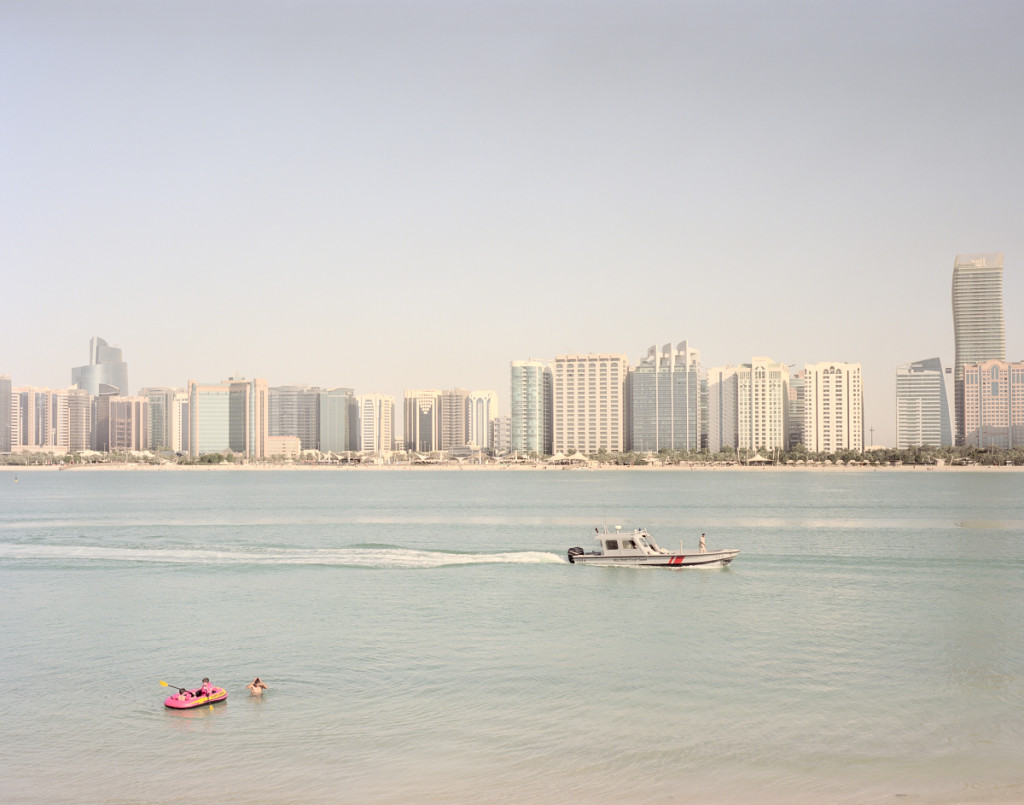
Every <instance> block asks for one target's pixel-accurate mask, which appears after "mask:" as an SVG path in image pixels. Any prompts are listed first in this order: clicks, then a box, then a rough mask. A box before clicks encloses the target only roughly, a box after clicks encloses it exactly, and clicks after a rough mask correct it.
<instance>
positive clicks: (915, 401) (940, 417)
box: [896, 358, 953, 450]
mask: <svg viewBox="0 0 1024 805" xmlns="http://www.w3.org/2000/svg"><path fill="white" fill-rule="evenodd" d="M926 444H927V445H931V446H933V447H948V446H949V445H951V444H953V432H952V428H950V425H949V401H948V400H947V399H946V379H945V375H944V374H943V372H942V362H941V361H940V360H939V359H938V358H928V359H926V360H922V361H915V362H913V363H905V364H903V365H902V366H900V367H898V368H897V369H896V447H897V448H898V449H900V450H906V449H907V448H909V447H921V446H922V445H926Z"/></svg>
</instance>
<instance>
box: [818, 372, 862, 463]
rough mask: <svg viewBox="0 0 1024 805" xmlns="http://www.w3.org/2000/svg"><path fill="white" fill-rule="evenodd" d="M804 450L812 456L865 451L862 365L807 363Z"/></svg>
mask: <svg viewBox="0 0 1024 805" xmlns="http://www.w3.org/2000/svg"><path fill="white" fill-rule="evenodd" d="M803 440H804V447H806V448H807V449H808V450H810V451H811V452H812V453H835V452H836V451H838V450H856V451H857V452H861V451H862V450H863V449H864V390H863V387H862V385H861V366H860V364H859V363H841V362H839V361H832V362H828V361H826V362H824V363H807V364H804V433H803Z"/></svg>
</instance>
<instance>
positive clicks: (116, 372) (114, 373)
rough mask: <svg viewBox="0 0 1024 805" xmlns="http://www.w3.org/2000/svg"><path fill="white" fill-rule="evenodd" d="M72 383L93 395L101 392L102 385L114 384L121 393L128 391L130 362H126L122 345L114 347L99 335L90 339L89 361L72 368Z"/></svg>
mask: <svg viewBox="0 0 1024 805" xmlns="http://www.w3.org/2000/svg"><path fill="white" fill-rule="evenodd" d="M71 383H72V385H75V386H78V388H80V389H83V390H85V391H87V392H89V394H91V395H92V396H93V397H96V396H98V395H99V394H100V386H101V385H106V386H113V387H114V388H115V389H117V392H118V393H119V394H127V393H128V364H127V363H125V362H124V358H123V357H122V355H121V349H120V347H112V346H110V345H109V344H108V343H107V342H106V341H104V340H103V339H102V338H100V337H98V336H93V337H92V338H91V339H90V340H89V363H87V364H86V365H85V366H76V367H74V368H73V369H72V370H71Z"/></svg>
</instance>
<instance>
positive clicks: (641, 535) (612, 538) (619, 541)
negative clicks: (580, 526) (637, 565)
mask: <svg viewBox="0 0 1024 805" xmlns="http://www.w3.org/2000/svg"><path fill="white" fill-rule="evenodd" d="M594 539H596V540H597V541H598V542H599V543H600V544H601V549H602V552H603V553H604V555H605V556H651V555H652V554H661V553H665V551H663V550H662V549H661V548H659V547H658V544H657V543H656V542H655V541H654V537H652V536H651V535H650V534H648V533H647V531H646V530H645V529H643V528H637V529H634V530H633V532H632V533H630V534H621V533H620V532H618V531H616V532H615V533H614V534H610V533H608V532H605V533H604V534H598V535H597V536H596V537H594Z"/></svg>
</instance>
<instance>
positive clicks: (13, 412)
mask: <svg viewBox="0 0 1024 805" xmlns="http://www.w3.org/2000/svg"><path fill="white" fill-rule="evenodd" d="M68 394H69V392H68V390H67V389H57V390H54V389H45V388H36V387H34V386H20V387H16V388H14V389H12V390H11V394H10V397H9V401H8V405H7V416H8V417H9V419H10V421H11V423H12V428H11V436H10V440H11V445H10V450H24V449H30V450H31V449H36V448H39V449H43V450H45V449H46V448H49V452H55V453H66V452H68V449H69V420H68Z"/></svg>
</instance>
